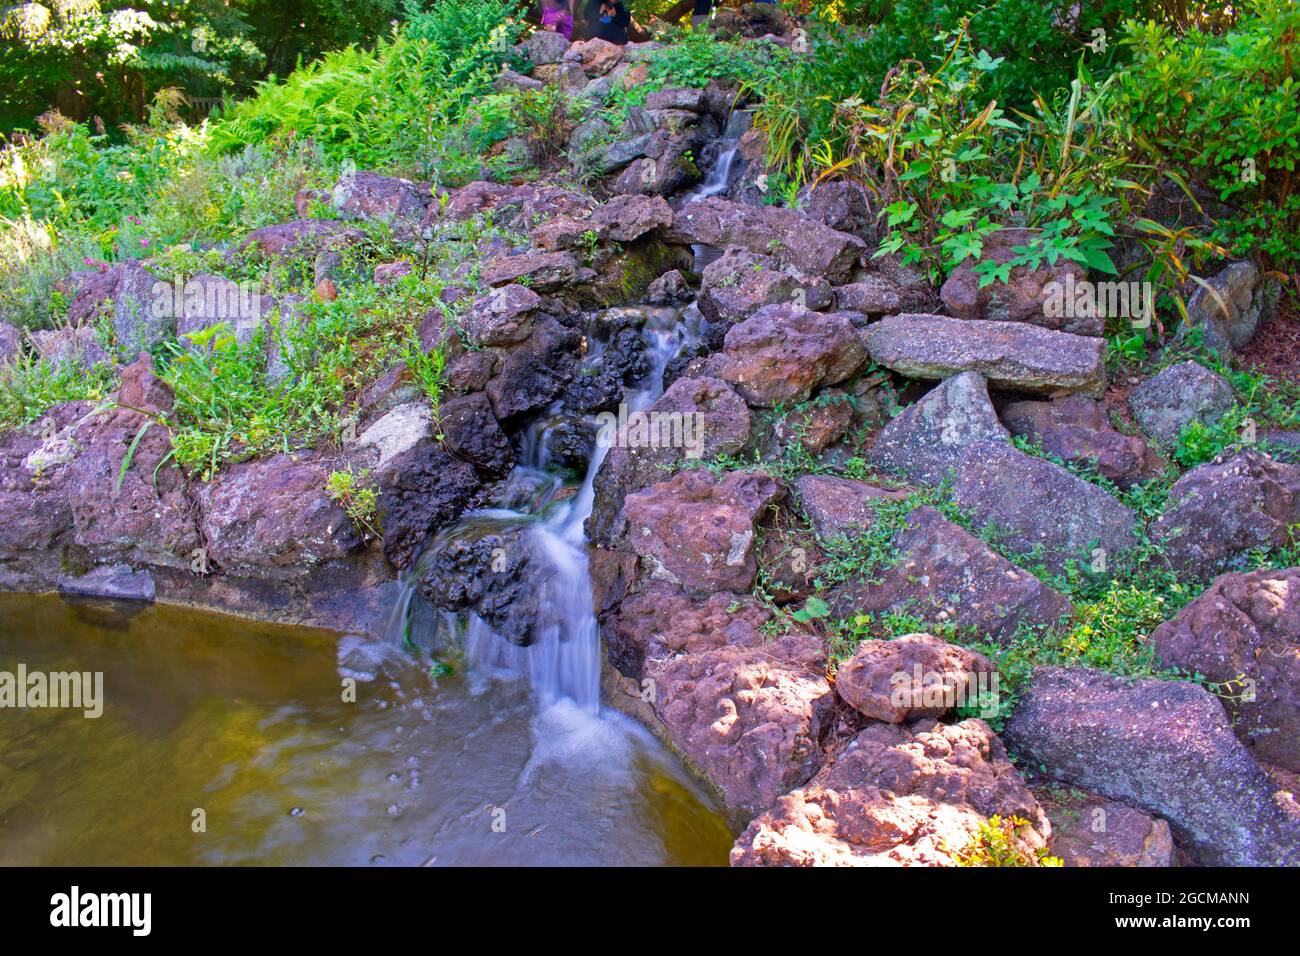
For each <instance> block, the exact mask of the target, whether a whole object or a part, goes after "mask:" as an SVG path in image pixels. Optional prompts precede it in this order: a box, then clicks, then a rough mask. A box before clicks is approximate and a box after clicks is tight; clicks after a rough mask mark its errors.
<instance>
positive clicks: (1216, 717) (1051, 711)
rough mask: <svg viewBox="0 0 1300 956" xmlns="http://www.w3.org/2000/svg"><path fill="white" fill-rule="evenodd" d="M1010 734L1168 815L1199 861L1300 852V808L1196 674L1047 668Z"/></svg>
mask: <svg viewBox="0 0 1300 956" xmlns="http://www.w3.org/2000/svg"><path fill="white" fill-rule="evenodd" d="M1005 736H1006V740H1007V744H1008V746H1009V747H1010V748H1011V750H1012V752H1013V753H1015V754H1017V755H1018V756H1019V757H1020V758H1021V759H1022V760H1028V761H1032V762H1033V763H1035V764H1038V765H1041V766H1042V767H1043V769H1044V770H1045V772H1046V773H1048V774H1049V775H1051V776H1052V777H1054V778H1055V779H1057V780H1060V781H1062V782H1064V783H1067V784H1070V785H1072V786H1078V787H1082V788H1084V789H1086V790H1091V791H1093V792H1095V793H1098V794H1101V795H1102V796H1105V797H1109V798H1110V799H1112V800H1121V801H1123V802H1125V803H1128V804H1131V805H1133V806H1137V807H1141V808H1142V809H1143V810H1146V811H1147V812H1148V813H1153V814H1157V815H1159V816H1161V817H1163V818H1164V819H1165V820H1167V821H1168V822H1169V825H1170V826H1171V827H1172V828H1173V831H1174V837H1175V839H1176V840H1177V841H1178V845H1179V847H1181V848H1182V849H1184V850H1186V851H1188V852H1189V853H1190V854H1192V856H1193V857H1195V858H1196V859H1197V861H1198V862H1200V863H1203V864H1207V865H1218V866H1270V865H1272V866H1276V865H1292V866H1294V865H1296V864H1297V862H1300V820H1297V819H1295V818H1291V817H1288V815H1287V812H1286V811H1285V809H1284V808H1282V807H1281V806H1280V805H1279V804H1278V803H1276V802H1274V787H1273V785H1272V783H1271V782H1270V780H1269V778H1268V776H1267V775H1266V774H1265V773H1264V771H1263V770H1261V769H1260V767H1259V765H1258V764H1257V763H1256V762H1255V760H1254V759H1253V758H1252V757H1251V755H1250V752H1249V751H1248V750H1247V749H1246V748H1245V747H1244V746H1243V745H1242V744H1241V742H1240V741H1238V740H1237V738H1236V737H1235V736H1233V733H1232V727H1231V725H1230V724H1229V723H1228V718H1227V715H1226V714H1225V713H1224V711H1223V707H1222V705H1221V704H1220V703H1219V701H1218V700H1217V699H1216V698H1215V697H1214V696H1212V695H1211V694H1209V693H1207V692H1206V691H1205V690H1203V689H1202V688H1200V687H1198V686H1196V685H1194V684H1188V683H1183V682H1181V681H1161V680H1139V681H1135V682H1131V683H1130V682H1128V681H1125V680H1123V679H1121V678H1118V677H1112V676H1110V675H1108V674H1103V673H1101V672H1100V671H1092V670H1085V669H1070V668H1058V667H1046V668H1040V669H1039V670H1038V671H1036V672H1035V674H1034V677H1033V680H1032V682H1031V683H1030V685H1029V687H1028V689H1027V691H1026V692H1025V693H1024V694H1023V695H1022V697H1021V700H1020V703H1019V704H1018V705H1017V707H1016V711H1015V713H1014V714H1013V715H1012V717H1011V720H1010V721H1009V722H1008V724H1007V728H1006V732H1005Z"/></svg>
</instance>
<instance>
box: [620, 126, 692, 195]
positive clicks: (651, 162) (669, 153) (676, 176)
mask: <svg viewBox="0 0 1300 956" xmlns="http://www.w3.org/2000/svg"><path fill="white" fill-rule="evenodd" d="M692 115H694V114H692ZM706 141H707V140H706V137H705V135H704V133H703V132H702V131H700V130H699V129H696V128H687V129H684V130H683V129H672V128H664V129H656V130H655V131H654V132H653V133H649V134H648V137H647V139H646V140H645V142H644V145H643V147H642V149H641V151H642V152H643V153H644V154H645V155H644V156H643V157H642V158H640V159H635V160H632V161H631V162H630V163H629V165H628V166H627V168H626V169H624V170H623V172H622V173H620V174H619V175H618V178H617V179H615V180H614V182H613V184H612V185H611V186H610V191H611V192H613V193H615V194H618V195H635V194H641V195H645V196H670V195H672V194H673V193H675V192H677V191H679V190H681V189H685V188H686V187H688V186H690V185H693V184H694V183H697V182H699V181H700V180H701V179H702V178H703V175H702V174H701V173H700V169H699V167H698V166H697V165H696V164H695V161H694V159H693V158H692V157H693V156H696V155H698V154H699V152H700V150H702V149H703V148H704V146H705V144H706ZM633 143H634V144H637V145H639V144H640V140H639V139H637V140H634V141H633ZM632 148H633V147H632V146H631V145H629V147H628V150H629V151H630V150H631V149H632ZM608 155H609V154H608V153H607V158H608Z"/></svg>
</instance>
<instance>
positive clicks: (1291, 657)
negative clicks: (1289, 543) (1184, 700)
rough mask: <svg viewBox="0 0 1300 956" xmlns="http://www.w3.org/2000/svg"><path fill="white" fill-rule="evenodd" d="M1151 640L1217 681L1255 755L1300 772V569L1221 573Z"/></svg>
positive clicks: (1184, 667)
mask: <svg viewBox="0 0 1300 956" xmlns="http://www.w3.org/2000/svg"><path fill="white" fill-rule="evenodd" d="M1151 643H1152V645H1153V646H1154V647H1155V650H1156V653H1157V654H1158V655H1159V657H1160V660H1161V661H1163V662H1164V664H1165V665H1166V666H1168V667H1176V668H1178V669H1179V670H1180V671H1183V672H1184V673H1188V674H1200V675H1201V676H1202V677H1204V678H1205V679H1206V680H1208V681H1210V682H1211V683H1213V684H1214V685H1216V686H1217V688H1218V690H1219V693H1220V694H1221V696H1222V698H1223V701H1224V703H1225V704H1226V706H1227V707H1228V710H1229V711H1230V712H1231V714H1232V716H1233V729H1234V730H1235V731H1236V733H1237V736H1238V737H1240V738H1241V739H1242V741H1243V742H1244V743H1246V744H1247V745H1248V746H1249V747H1251V748H1252V750H1253V751H1254V753H1255V756H1256V757H1257V758H1258V759H1259V760H1260V761H1262V762H1264V763H1268V764H1275V765H1277V766H1280V767H1283V768H1285V769H1286V770H1290V771H1292V772H1297V773H1300V568H1288V569H1285V570H1278V571H1268V570H1265V571H1255V572H1252V573H1249V574H1225V575H1223V576H1222V577H1219V578H1218V579H1216V580H1215V582H1214V583H1213V584H1211V585H1210V586H1209V587H1208V588H1206V590H1205V591H1204V592H1202V594H1201V595H1200V597H1198V598H1197V599H1196V600H1195V601H1193V602H1192V603H1191V604H1189V605H1188V606H1187V607H1185V608H1183V610H1181V611H1180V612H1179V613H1178V615H1177V616H1176V617H1174V618H1173V619H1172V620H1169V621H1165V623H1163V624H1161V625H1160V626H1159V627H1158V628H1156V629H1155V631H1153V632H1152V634H1151Z"/></svg>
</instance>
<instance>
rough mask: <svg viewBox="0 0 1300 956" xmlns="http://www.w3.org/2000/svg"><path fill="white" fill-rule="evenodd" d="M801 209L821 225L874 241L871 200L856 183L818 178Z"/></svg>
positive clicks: (867, 241)
mask: <svg viewBox="0 0 1300 956" xmlns="http://www.w3.org/2000/svg"><path fill="white" fill-rule="evenodd" d="M803 211H804V212H805V213H807V214H808V215H809V216H811V217H812V218H813V219H816V220H817V221H818V222H820V223H822V224H823V225H826V226H830V227H831V228H832V229H835V230H837V231H839V232H847V233H849V234H850V235H854V236H857V237H858V238H859V239H862V240H864V241H865V242H866V243H867V245H868V246H875V245H877V244H878V243H877V239H878V236H877V231H876V216H875V213H873V212H872V211H871V199H870V198H869V197H868V196H867V191H866V190H865V189H863V188H862V186H860V185H859V184H857V183H852V182H849V181H848V180H845V179H826V180H822V181H821V182H819V183H818V184H817V185H816V186H814V187H813V188H812V189H811V190H809V192H808V197H807V200H806V201H805V202H804V206H803ZM840 308H849V307H847V306H840Z"/></svg>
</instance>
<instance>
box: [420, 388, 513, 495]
mask: <svg viewBox="0 0 1300 956" xmlns="http://www.w3.org/2000/svg"><path fill="white" fill-rule="evenodd" d="M438 426H439V428H440V429H441V430H442V438H443V442H444V443H445V444H446V446H447V450H448V451H450V452H451V453H452V454H453V455H454V456H456V457H457V458H460V459H462V460H464V461H468V462H469V463H470V464H472V465H473V466H474V467H475V468H478V469H479V470H480V471H481V472H483V473H485V474H487V475H496V476H502V475H505V474H506V473H507V472H508V471H510V469H511V468H513V467H514V464H515V452H514V448H512V447H511V445H510V439H509V438H507V437H506V433H505V432H504V431H502V429H501V426H500V425H499V424H497V420H496V416H494V415H493V414H492V404H491V402H489V401H488V399H487V396H486V395H484V394H483V393H482V392H474V393H473V394H470V395H457V396H455V397H453V398H449V399H447V400H446V401H444V402H442V404H441V405H440V407H439V409H438Z"/></svg>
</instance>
